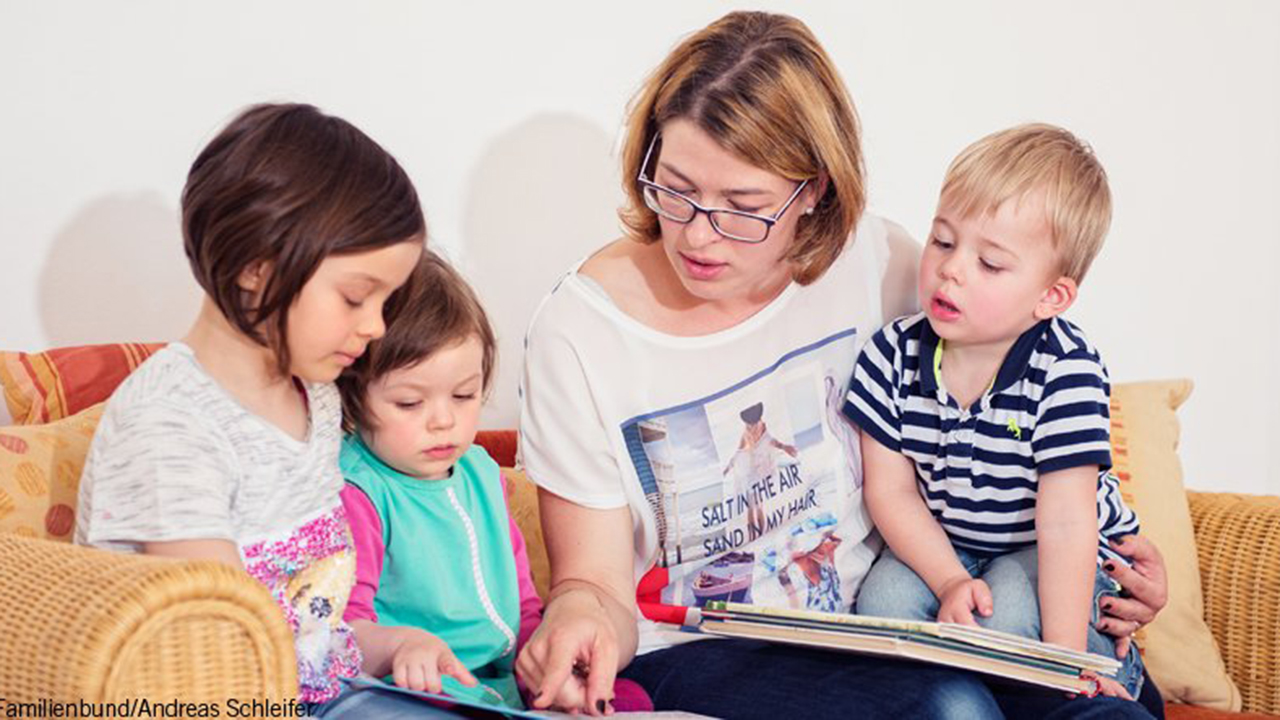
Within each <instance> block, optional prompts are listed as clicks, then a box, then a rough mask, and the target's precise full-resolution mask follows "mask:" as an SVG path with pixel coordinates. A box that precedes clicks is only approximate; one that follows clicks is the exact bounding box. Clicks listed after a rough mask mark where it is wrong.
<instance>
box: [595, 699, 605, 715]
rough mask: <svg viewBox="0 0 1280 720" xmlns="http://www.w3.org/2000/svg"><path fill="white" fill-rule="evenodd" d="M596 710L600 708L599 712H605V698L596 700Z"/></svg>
mask: <svg viewBox="0 0 1280 720" xmlns="http://www.w3.org/2000/svg"><path fill="white" fill-rule="evenodd" d="M596 710H598V711H599V712H604V701H603V700H597V701H596Z"/></svg>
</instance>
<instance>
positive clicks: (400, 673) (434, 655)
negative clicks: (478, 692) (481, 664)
mask: <svg viewBox="0 0 1280 720" xmlns="http://www.w3.org/2000/svg"><path fill="white" fill-rule="evenodd" d="M406 630H409V631H410V632H411V634H410V635H409V637H407V638H405V640H404V641H403V642H402V643H400V646H399V647H398V648H396V652H395V654H394V655H393V656H392V657H391V674H392V676H393V677H394V678H395V681H396V685H399V686H400V687H403V688H408V689H410V690H426V691H427V692H430V693H439V692H441V691H442V690H443V689H444V686H443V684H442V683H441V681H440V676H441V675H449V676H451V677H453V678H454V679H456V680H457V681H458V682H460V683H462V684H463V685H466V686H468V687H471V686H473V685H476V684H477V682H478V681H477V680H476V679H475V676H473V675H472V674H471V673H470V672H469V671H468V670H467V668H466V667H465V666H464V665H463V664H462V663H461V662H459V661H458V658H457V656H455V655H454V654H453V651H452V650H450V649H449V646H448V645H446V644H445V642H444V641H443V640H441V639H440V638H438V637H436V636H435V635H432V634H431V633H429V632H426V631H424V630H418V629H416V628H406Z"/></svg>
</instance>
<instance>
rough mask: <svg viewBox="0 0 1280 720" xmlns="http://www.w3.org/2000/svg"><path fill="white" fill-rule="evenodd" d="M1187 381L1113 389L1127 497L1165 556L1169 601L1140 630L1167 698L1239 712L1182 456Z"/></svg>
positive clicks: (1115, 451)
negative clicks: (1210, 617)
mask: <svg viewBox="0 0 1280 720" xmlns="http://www.w3.org/2000/svg"><path fill="white" fill-rule="evenodd" d="M1191 388H1192V383H1191V381H1190V380H1167V381H1156V382H1139V383H1120V384H1117V385H1115V386H1114V387H1113V388H1112V392H1111V445H1112V456H1113V463H1114V465H1115V472H1116V474H1117V475H1118V476H1119V477H1120V489H1121V492H1122V493H1123V495H1124V498H1125V501H1126V502H1127V503H1129V506H1130V507H1132V508H1133V509H1134V510H1135V511H1136V512H1137V513H1138V519H1139V521H1140V522H1141V523H1142V534H1143V535H1146V536H1148V537H1150V538H1151V539H1152V540H1153V541H1154V542H1155V544H1156V545H1157V546H1158V547H1159V548H1160V551H1161V553H1163V555H1164V561H1165V567H1166V569H1167V571H1168V574H1169V603H1168V605H1167V606H1165V608H1164V610H1163V611H1162V612H1161V613H1160V614H1159V616H1158V617H1157V618H1156V620H1155V621H1154V622H1152V623H1151V624H1150V625H1148V626H1147V627H1145V628H1143V629H1142V630H1141V631H1140V632H1139V633H1138V642H1139V644H1140V645H1141V647H1142V652H1143V658H1144V659H1145V660H1146V663H1147V669H1148V671H1149V672H1150V673H1151V677H1152V678H1153V679H1154V680H1155V682H1156V685H1158V686H1159V687H1160V691H1161V692H1162V693H1163V694H1164V697H1165V699H1166V700H1171V701H1177V702H1184V703H1194V704H1197V705H1207V706H1210V707H1213V708H1217V709H1221V710H1231V711H1236V710H1239V709H1240V691H1239V690H1238V689H1237V688H1236V686H1235V684H1234V683H1233V682H1232V681H1231V678H1230V677H1228V675H1227V670H1226V666H1225V665H1224V664H1223V661H1222V654H1221V653H1220V652H1219V650H1218V645H1217V643H1216V642H1215V641H1214V639H1213V635H1212V634H1211V633H1210V632H1209V626H1208V625H1207V624H1205V621H1204V596H1203V593H1202V591H1201V586H1200V564H1199V561H1198V560H1197V557H1196V545H1195V534H1194V532H1193V529H1192V525H1191V512H1190V510H1189V509H1188V507H1187V494H1186V490H1185V489H1184V488H1183V485H1182V463H1181V462H1180V461H1179V460H1178V453H1177V450H1178V430H1179V429H1178V417H1177V415H1176V413H1175V411H1176V410H1177V409H1178V406H1180V405H1181V404H1182V403H1183V402H1184V401H1186V399H1187V397H1188V396H1189V395H1190V394H1191Z"/></svg>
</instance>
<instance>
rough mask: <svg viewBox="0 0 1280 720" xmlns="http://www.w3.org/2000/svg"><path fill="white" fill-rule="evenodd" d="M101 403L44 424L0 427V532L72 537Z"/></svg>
mask: <svg viewBox="0 0 1280 720" xmlns="http://www.w3.org/2000/svg"><path fill="white" fill-rule="evenodd" d="M102 408H103V404H102V403H99V404H97V405H94V406H92V407H89V408H86V409H84V410H82V411H80V412H79V413H77V414H75V415H72V416H71V417H69V418H65V419H62V420H59V421H57V422H53V423H47V424H44V425H14V426H11V427H5V428H0V532H10V533H16V534H18V535H25V536H27V537H35V538H45V539H49V540H63V541H70V540H71V535H72V531H73V530H74V529H75V507H76V494H77V492H78V491H79V489H80V470H81V469H82V468H83V467H84V459H85V455H86V453H88V451H89V441H90V440H92V439H93V431H94V429H95V428H96V427H97V426H98V420H99V419H100V418H101V417H102Z"/></svg>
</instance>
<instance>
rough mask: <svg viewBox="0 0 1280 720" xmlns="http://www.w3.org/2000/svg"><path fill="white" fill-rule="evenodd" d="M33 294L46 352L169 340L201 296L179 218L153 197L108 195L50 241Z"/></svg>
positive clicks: (185, 323) (189, 317) (184, 327)
mask: <svg viewBox="0 0 1280 720" xmlns="http://www.w3.org/2000/svg"><path fill="white" fill-rule="evenodd" d="M38 294H39V313H40V323H41V326H42V328H43V330H44V335H45V337H46V339H47V341H48V343H49V346H50V347H57V346H63V345H85V344H91V343H104V342H122V341H129V342H133V341H139V342H142V341H157V340H171V339H173V338H176V337H179V336H181V335H182V334H183V333H185V332H186V331H187V328H188V327H189V326H190V325H191V322H192V321H193V320H194V319H195V316H196V312H197V311H198V309H199V307H200V297H201V293H200V288H199V286H198V285H197V284H196V282H195V280H194V279H193V278H192V277H191V270H190V269H189V267H188V265H187V259H186V256H185V255H184V254H183V251H182V234H181V229H180V225H179V218H178V212H177V211H176V210H175V209H174V208H172V207H171V206H169V205H167V204H166V203H165V202H164V200H163V199H161V197H160V196H159V194H157V193H151V192H146V193H138V194H135V195H110V196H107V197H104V198H102V199H100V200H96V201H94V202H91V203H90V204H89V205H88V206H86V207H85V208H84V209H83V210H81V211H80V212H79V213H77V214H76V215H75V217H73V218H72V220H71V222H69V223H68V224H67V226H66V227H65V228H63V230H62V231H61V232H59V233H58V235H57V237H55V238H54V240H53V243H52V247H51V249H50V251H49V255H48V257H47V258H46V260H45V264H44V268H43V269H42V270H41V271H40V283H39V289H38Z"/></svg>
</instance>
